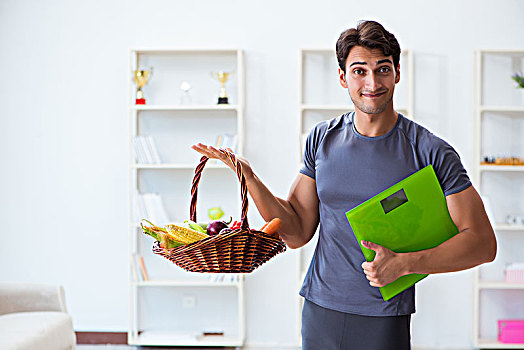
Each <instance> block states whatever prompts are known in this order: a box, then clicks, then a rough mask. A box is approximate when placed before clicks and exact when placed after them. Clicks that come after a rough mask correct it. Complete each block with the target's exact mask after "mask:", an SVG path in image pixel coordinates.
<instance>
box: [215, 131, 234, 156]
mask: <svg viewBox="0 0 524 350" xmlns="http://www.w3.org/2000/svg"><path fill="white" fill-rule="evenodd" d="M237 144H238V135H237V134H228V133H225V134H219V135H217V138H216V141H215V148H231V149H232V150H233V152H236V149H237Z"/></svg>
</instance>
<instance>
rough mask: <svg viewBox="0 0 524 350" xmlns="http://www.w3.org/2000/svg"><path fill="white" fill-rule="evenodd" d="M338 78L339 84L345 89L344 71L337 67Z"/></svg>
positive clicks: (346, 84) (346, 85)
mask: <svg viewBox="0 0 524 350" xmlns="http://www.w3.org/2000/svg"><path fill="white" fill-rule="evenodd" d="M338 78H339V81H340V85H342V87H343V88H344V89H347V88H348V83H347V82H346V73H345V72H344V71H343V70H342V69H340V68H339V69H338Z"/></svg>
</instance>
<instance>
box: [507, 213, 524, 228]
mask: <svg viewBox="0 0 524 350" xmlns="http://www.w3.org/2000/svg"><path fill="white" fill-rule="evenodd" d="M506 224H508V225H519V226H520V225H522V226H524V214H509V215H508V216H506Z"/></svg>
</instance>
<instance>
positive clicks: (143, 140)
mask: <svg viewBox="0 0 524 350" xmlns="http://www.w3.org/2000/svg"><path fill="white" fill-rule="evenodd" d="M133 143H134V146H135V160H136V162H137V163H138V164H160V163H161V160H160V156H159V154H158V150H157V149H156V145H155V142H154V140H153V138H152V137H151V136H135V137H134V139H133Z"/></svg>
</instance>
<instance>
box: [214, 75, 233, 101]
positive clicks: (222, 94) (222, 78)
mask: <svg viewBox="0 0 524 350" xmlns="http://www.w3.org/2000/svg"><path fill="white" fill-rule="evenodd" d="M232 73H233V72H223V71H220V72H211V76H212V77H213V78H215V79H217V80H218V81H219V82H220V84H221V87H220V95H218V104H219V105H222V104H228V103H229V101H228V98H227V94H226V81H227V78H229V75H231V74H232Z"/></svg>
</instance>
